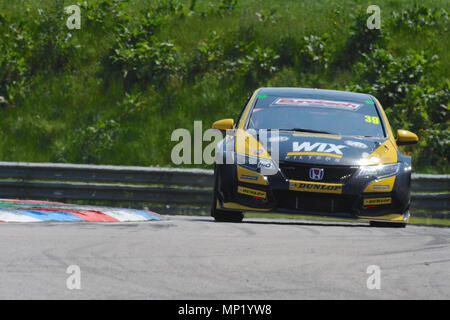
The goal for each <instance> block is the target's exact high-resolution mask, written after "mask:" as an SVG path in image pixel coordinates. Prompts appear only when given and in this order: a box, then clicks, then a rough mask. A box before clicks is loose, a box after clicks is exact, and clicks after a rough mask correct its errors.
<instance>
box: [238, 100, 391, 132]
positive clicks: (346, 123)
mask: <svg viewBox="0 0 450 320" xmlns="http://www.w3.org/2000/svg"><path fill="white" fill-rule="evenodd" d="M247 128H248V129H254V130H260V129H280V130H293V131H305V132H313V133H314V132H317V133H321V132H322V133H330V134H338V135H344V136H368V137H384V130H383V126H382V123H381V120H380V118H379V116H378V112H377V110H376V107H375V104H374V102H373V101H372V100H367V101H338V100H323V99H313V98H301V97H300V98H286V97H278V96H267V95H264V97H263V98H258V100H257V101H256V104H255V106H254V107H253V109H252V113H251V114H250V119H249V122H248V126H247Z"/></svg>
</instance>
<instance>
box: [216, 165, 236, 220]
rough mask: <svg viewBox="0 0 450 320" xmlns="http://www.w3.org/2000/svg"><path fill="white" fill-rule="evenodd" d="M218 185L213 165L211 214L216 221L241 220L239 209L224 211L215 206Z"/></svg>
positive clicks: (217, 177)
mask: <svg viewBox="0 0 450 320" xmlns="http://www.w3.org/2000/svg"><path fill="white" fill-rule="evenodd" d="M218 185H219V175H218V174H217V170H216V167H214V191H213V201H212V204H211V216H212V217H213V218H214V219H215V220H216V222H242V219H244V215H243V214H242V212H239V211H225V210H220V209H217V208H216V205H217V193H218Z"/></svg>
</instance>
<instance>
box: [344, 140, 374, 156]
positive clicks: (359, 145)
mask: <svg viewBox="0 0 450 320" xmlns="http://www.w3.org/2000/svg"><path fill="white" fill-rule="evenodd" d="M344 143H345V144H346V145H348V146H350V147H354V148H359V149H367V148H368V147H367V145H366V144H364V143H362V142H359V141H352V140H347V141H345V142H344ZM367 156H369V154H367Z"/></svg>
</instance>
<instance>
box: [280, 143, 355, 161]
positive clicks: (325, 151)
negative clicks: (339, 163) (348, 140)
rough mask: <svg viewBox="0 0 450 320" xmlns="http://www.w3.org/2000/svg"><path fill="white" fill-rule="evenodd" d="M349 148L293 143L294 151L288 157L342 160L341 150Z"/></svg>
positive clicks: (328, 144) (324, 144) (331, 144)
mask: <svg viewBox="0 0 450 320" xmlns="http://www.w3.org/2000/svg"><path fill="white" fill-rule="evenodd" d="M344 148H347V146H344V145H336V144H333V143H323V142H316V143H313V144H311V142H308V141H305V142H303V143H302V144H299V143H298V142H293V143H292V151H293V152H289V153H288V155H315V156H329V157H337V158H342V155H343V153H342V151H341V149H344Z"/></svg>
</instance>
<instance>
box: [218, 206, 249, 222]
mask: <svg viewBox="0 0 450 320" xmlns="http://www.w3.org/2000/svg"><path fill="white" fill-rule="evenodd" d="M211 211H212V212H211V215H212V216H213V217H214V220H216V222H242V219H244V215H243V214H242V212H233V211H224V210H218V209H213V210H211Z"/></svg>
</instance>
